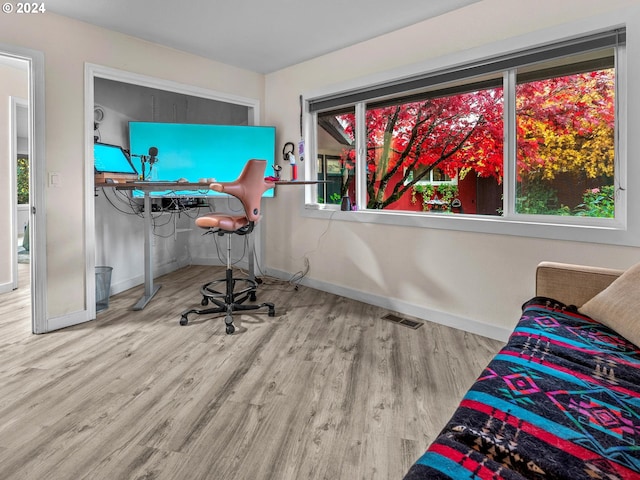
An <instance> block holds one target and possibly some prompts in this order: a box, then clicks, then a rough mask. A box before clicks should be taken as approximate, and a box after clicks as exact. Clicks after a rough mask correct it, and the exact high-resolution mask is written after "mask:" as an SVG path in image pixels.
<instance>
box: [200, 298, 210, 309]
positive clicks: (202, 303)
mask: <svg viewBox="0 0 640 480" xmlns="http://www.w3.org/2000/svg"><path fill="white" fill-rule="evenodd" d="M200 305H202V306H203V307H206V306H207V305H209V299H208V298H207V297H202V300H201V301H200Z"/></svg>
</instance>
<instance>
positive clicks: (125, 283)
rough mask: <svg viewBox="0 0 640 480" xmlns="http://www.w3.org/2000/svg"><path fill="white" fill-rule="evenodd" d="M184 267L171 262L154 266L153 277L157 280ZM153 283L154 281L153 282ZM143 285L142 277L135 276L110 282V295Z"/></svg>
mask: <svg viewBox="0 0 640 480" xmlns="http://www.w3.org/2000/svg"><path fill="white" fill-rule="evenodd" d="M184 266H185V265H184V264H183V262H180V261H177V260H176V261H172V262H168V263H165V264H164V265H156V266H154V267H153V268H154V270H153V272H154V277H155V278H157V277H159V276H161V275H166V274H167V273H171V272H173V271H175V270H178V269H180V268H182V267H184ZM154 281H155V280H154ZM143 283H144V275H136V276H135V277H130V278H125V279H124V280H120V281H119V282H116V283H114V282H113V281H112V282H111V295H116V294H117V293H121V292H124V291H126V290H129V289H130V288H133V287H137V286H138V285H142V284H143Z"/></svg>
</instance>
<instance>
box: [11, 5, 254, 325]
mask: <svg viewBox="0 0 640 480" xmlns="http://www.w3.org/2000/svg"><path fill="white" fill-rule="evenodd" d="M0 43H5V44H11V45H17V46H20V47H23V48H29V49H33V50H39V51H41V52H43V53H44V56H45V82H46V89H45V114H46V118H45V122H46V132H45V134H46V151H45V156H46V158H45V161H46V170H47V173H48V172H57V173H59V175H60V177H59V178H60V179H61V186H60V187H59V188H47V192H46V218H47V222H46V223H47V225H46V236H47V298H48V305H47V317H48V318H56V317H61V316H64V315H66V314H72V313H74V312H79V311H84V310H85V308H86V306H85V278H84V277H85V245H86V239H85V235H84V223H85V212H84V198H85V192H84V187H83V185H84V176H85V168H90V166H91V164H90V162H88V161H87V159H85V158H84V135H85V123H84V122H85V118H84V69H85V63H92V64H97V65H103V66H107V67H111V68H117V69H121V70H125V71H129V72H133V73H138V74H144V75H148V76H153V77H157V78H161V79H167V80H171V81H174V82H179V83H183V84H189V85H195V86H198V87H202V88H207V89H212V90H217V91H220V92H225V93H229V94H231V95H241V96H244V97H250V98H256V99H258V100H260V101H263V99H264V77H263V76H262V75H259V74H255V73H252V72H248V71H245V70H241V69H238V68H235V67H231V66H227V65H223V64H220V63H217V62H213V61H210V60H206V59H203V58H200V57H196V56H193V55H187V54H185V53H182V52H179V51H176V50H173V49H169V48H164V47H160V46H158V45H154V44H151V43H149V42H145V41H141V40H137V39H134V38H132V37H129V36H126V35H122V34H118V33H115V32H111V31H108V30H105V29H101V28H97V27H93V26H91V25H88V24H85V23H82V22H78V21H74V20H70V19H67V18H65V17H61V16H58V15H55V14H52V13H50V12H47V13H45V14H39V15H28V16H22V15H1V16H0ZM87 214H88V215H92V214H93V212H89V213H87Z"/></svg>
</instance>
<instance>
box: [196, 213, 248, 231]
mask: <svg viewBox="0 0 640 480" xmlns="http://www.w3.org/2000/svg"><path fill="white" fill-rule="evenodd" d="M248 224H249V220H248V219H247V217H245V216H243V215H225V214H221V213H209V214H206V215H202V216H201V217H198V218H196V225H197V226H198V227H200V228H219V229H221V230H226V231H228V232H235V231H236V230H239V229H241V228H243V227H246V226H247V225H248Z"/></svg>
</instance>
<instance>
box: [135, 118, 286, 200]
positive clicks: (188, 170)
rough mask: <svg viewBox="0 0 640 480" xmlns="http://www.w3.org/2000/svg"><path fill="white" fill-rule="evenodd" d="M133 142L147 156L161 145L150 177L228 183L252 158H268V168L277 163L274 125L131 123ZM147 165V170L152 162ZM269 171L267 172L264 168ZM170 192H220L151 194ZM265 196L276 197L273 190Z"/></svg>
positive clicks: (162, 179)
mask: <svg viewBox="0 0 640 480" xmlns="http://www.w3.org/2000/svg"><path fill="white" fill-rule="evenodd" d="M129 141H130V151H131V154H132V155H148V154H149V148H151V147H156V148H157V149H158V154H157V159H158V161H157V162H156V163H155V164H154V165H153V170H155V173H154V174H153V175H152V179H153V180H158V181H176V180H178V179H183V178H185V179H187V180H188V181H189V182H192V183H197V182H199V181H200V180H201V179H203V178H206V179H211V178H215V180H216V181H218V182H229V181H233V180H235V179H236V178H238V176H239V175H240V172H241V171H242V169H243V167H244V165H245V164H246V163H247V161H248V160H250V159H252V158H257V159H261V160H266V161H267V168H270V166H271V165H273V164H274V161H275V141H276V139H275V127H264V126H240V125H203V124H184V123H156V122H129ZM132 160H133V161H134V162H135V161H139V158H137V157H134V158H132ZM137 167H138V170H141V168H140V166H137ZM145 169H146V171H147V172H148V169H149V165H148V164H147V165H146V166H145ZM265 175H269V172H268V171H265ZM171 194H175V195H185V196H196V195H220V194H219V193H217V192H213V191H210V190H206V191H198V192H194V191H181V192H153V195H157V196H167V195H171ZM137 195H138V196H139V195H140V192H137ZM264 195H265V196H273V189H271V190H267V191H266V192H265V194H264Z"/></svg>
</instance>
